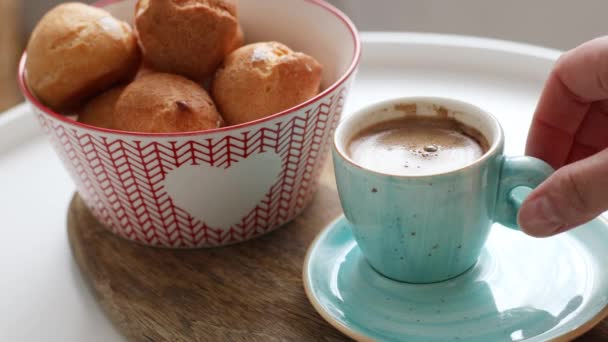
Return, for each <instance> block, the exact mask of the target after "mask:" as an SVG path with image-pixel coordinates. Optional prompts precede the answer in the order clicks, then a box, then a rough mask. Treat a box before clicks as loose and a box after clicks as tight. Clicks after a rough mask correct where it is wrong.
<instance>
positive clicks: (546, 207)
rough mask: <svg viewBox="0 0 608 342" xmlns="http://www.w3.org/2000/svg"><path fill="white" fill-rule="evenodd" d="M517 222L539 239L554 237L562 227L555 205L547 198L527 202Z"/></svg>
mask: <svg viewBox="0 0 608 342" xmlns="http://www.w3.org/2000/svg"><path fill="white" fill-rule="evenodd" d="M517 221H518V223H519V226H520V227H521V229H522V230H523V231H524V232H526V233H528V234H530V235H532V236H538V237H542V236H549V235H553V234H554V233H555V232H557V231H558V230H559V229H560V228H561V225H562V222H561V220H560V218H559V214H558V212H557V210H556V207H555V205H553V203H552V202H551V200H550V199H549V198H547V197H546V196H539V197H536V198H532V199H530V200H527V201H525V202H524V203H523V205H522V207H521V209H520V211H519V217H518V220H517Z"/></svg>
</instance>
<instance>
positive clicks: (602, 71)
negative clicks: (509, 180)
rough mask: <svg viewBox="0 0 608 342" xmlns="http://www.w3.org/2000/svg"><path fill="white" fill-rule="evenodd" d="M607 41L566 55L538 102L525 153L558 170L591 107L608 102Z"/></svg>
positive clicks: (555, 68) (553, 72)
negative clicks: (597, 102)
mask: <svg viewBox="0 0 608 342" xmlns="http://www.w3.org/2000/svg"><path fill="white" fill-rule="evenodd" d="M607 57H608V37H602V38H598V39H595V40H592V41H590V42H587V43H585V44H583V45H581V46H579V47H577V48H576V49H574V50H571V51H569V52H567V53H565V54H564V55H563V56H562V57H561V58H560V59H559V60H558V62H557V63H556V65H555V67H554V69H553V71H552V72H551V74H550V75H549V78H548V80H547V83H546V85H545V88H544V90H543V93H542V95H541V98H540V100H539V103H538V106H537V108H536V112H535V114H534V118H533V120H532V125H531V127H530V133H529V136H528V142H527V146H526V153H527V154H529V155H532V156H535V157H538V158H541V159H543V160H545V161H547V162H548V163H549V164H551V165H552V166H553V167H554V168H559V167H561V166H562V165H564V163H565V162H566V161H567V158H568V155H569V153H570V149H571V147H572V144H573V142H574V136H575V134H576V132H577V131H578V129H579V127H580V125H581V123H582V122H583V120H584V118H585V115H586V113H587V111H588V110H589V106H590V103H592V102H594V101H599V100H603V99H608V90H607V88H606V86H605V85H606V84H608V58H607Z"/></svg>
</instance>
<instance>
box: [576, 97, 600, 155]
mask: <svg viewBox="0 0 608 342" xmlns="http://www.w3.org/2000/svg"><path fill="white" fill-rule="evenodd" d="M607 133H608V102H607V101H598V102H594V103H593V104H592V105H591V107H590V108H589V110H588V111H587V115H586V116H585V119H584V120H583V122H582V123H581V125H580V127H579V129H578V131H577V132H576V136H575V138H574V143H575V144H580V145H585V146H588V147H591V148H593V149H596V150H597V151H601V150H603V149H604V148H606V147H608V134H607Z"/></svg>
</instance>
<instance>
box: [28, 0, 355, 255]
mask: <svg viewBox="0 0 608 342" xmlns="http://www.w3.org/2000/svg"><path fill="white" fill-rule="evenodd" d="M134 3H135V1H134V0H124V1H112V0H109V1H101V2H99V3H98V4H99V5H100V6H104V7H105V8H106V9H108V10H109V11H110V12H112V13H113V14H114V15H116V16H117V17H119V18H121V19H123V20H128V21H132V15H133V8H134ZM239 15H240V20H241V23H242V25H243V28H244V31H245V32H246V36H247V40H248V41H267V40H276V41H280V42H283V43H285V44H287V45H289V46H290V47H292V48H293V49H294V50H299V51H303V52H306V53H308V54H310V55H312V56H314V57H315V58H316V59H317V60H319V62H321V64H323V65H324V81H323V82H324V87H325V88H324V89H325V90H324V91H323V92H321V93H320V94H319V95H318V96H316V97H314V98H313V99H311V100H309V101H307V102H305V103H302V104H300V105H298V106H296V107H294V108H291V109H288V110H286V111H284V112H281V113H278V114H275V115H272V116H270V117H268V118H264V119H261V120H257V121H254V122H250V123H246V124H242V125H238V126H233V127H227V128H221V129H216V130H212V131H205V132H192V133H173V134H137V133H125V132H120V131H113V130H107V129H100V128H96V127H92V126H89V125H85V124H81V123H78V122H76V121H74V120H73V119H71V118H68V117H65V116H63V115H60V114H57V113H55V112H53V111H52V110H51V109H49V108H47V107H45V106H44V105H43V104H41V103H40V102H39V101H38V100H37V99H36V98H35V97H34V96H33V95H32V93H31V92H30V91H29V89H28V88H27V86H26V84H25V70H24V65H25V60H26V58H27V55H26V53H24V55H23V57H22V60H21V65H20V68H19V81H20V85H21V90H22V92H23V94H24V95H25V97H26V99H27V101H28V102H29V103H30V104H31V107H32V109H33V111H34V113H35V114H36V115H37V117H38V118H39V121H40V123H41V125H42V127H43V128H44V129H45V130H46V132H47V134H48V136H49V137H50V140H51V142H52V143H53V146H54V148H55V151H56V152H57V154H58V155H59V157H60V158H61V160H62V161H63V163H64V165H65V167H66V169H67V170H68V171H69V173H70V174H71V176H72V178H73V179H74V181H75V183H76V185H77V188H78V192H79V193H80V195H81V196H82V198H83V199H84V201H85V203H86V204H87V206H88V207H89V208H90V209H91V212H92V213H93V215H94V216H95V217H96V218H97V219H98V220H99V221H100V222H101V223H103V224H104V225H105V226H106V227H107V228H108V229H110V230H111V231H112V232H114V233H116V234H118V235H120V236H122V237H124V238H127V239H130V240H133V241H136V242H139V243H143V244H146V245H151V246H159V247H172V248H196V247H213V246H221V245H226V244H232V243H237V242H241V241H244V240H248V239H251V238H254V237H256V236H259V235H262V234H264V233H267V232H270V231H272V230H274V229H275V228H277V227H279V226H281V225H283V224H284V223H286V222H289V221H290V220H292V219H293V218H294V217H296V216H297V215H298V214H300V213H301V212H302V210H303V209H304V208H305V207H306V205H307V204H308V203H309V202H310V201H311V199H312V195H313V193H314V191H315V188H316V186H317V181H318V177H319V174H320V171H321V169H322V164H323V161H324V160H325V155H326V152H327V150H328V147H329V144H330V142H331V138H332V135H333V131H334V128H335V126H336V124H337V122H338V120H339V118H340V115H341V112H342V108H343V105H344V101H345V98H346V96H347V94H348V91H349V88H350V85H351V83H352V81H353V78H354V75H355V71H356V69H357V66H358V63H359V56H360V46H361V45H360V41H359V38H358V34H357V31H356V28H355V27H354V25H353V24H352V23H351V21H350V20H349V19H348V18H347V17H346V16H345V15H344V14H342V13H341V12H340V11H338V10H337V9H335V8H333V7H331V6H330V5H328V4H326V3H325V2H323V1H321V0H289V1H285V0H240V1H239Z"/></svg>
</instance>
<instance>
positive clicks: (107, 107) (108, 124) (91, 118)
mask: <svg viewBox="0 0 608 342" xmlns="http://www.w3.org/2000/svg"><path fill="white" fill-rule="evenodd" d="M124 90H125V86H124V85H121V86H117V87H114V88H112V89H110V90H108V91H106V92H104V93H103V94H101V95H99V96H97V97H95V98H93V99H92V100H90V101H89V102H88V103H87V104H86V105H85V106H84V108H83V109H82V111H81V112H80V114H79V115H78V121H80V122H82V123H86V124H88V125H91V126H96V127H101V128H109V129H114V115H115V108H116V102H117V101H118V98H119V97H120V95H121V94H122V92H123V91H124Z"/></svg>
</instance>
